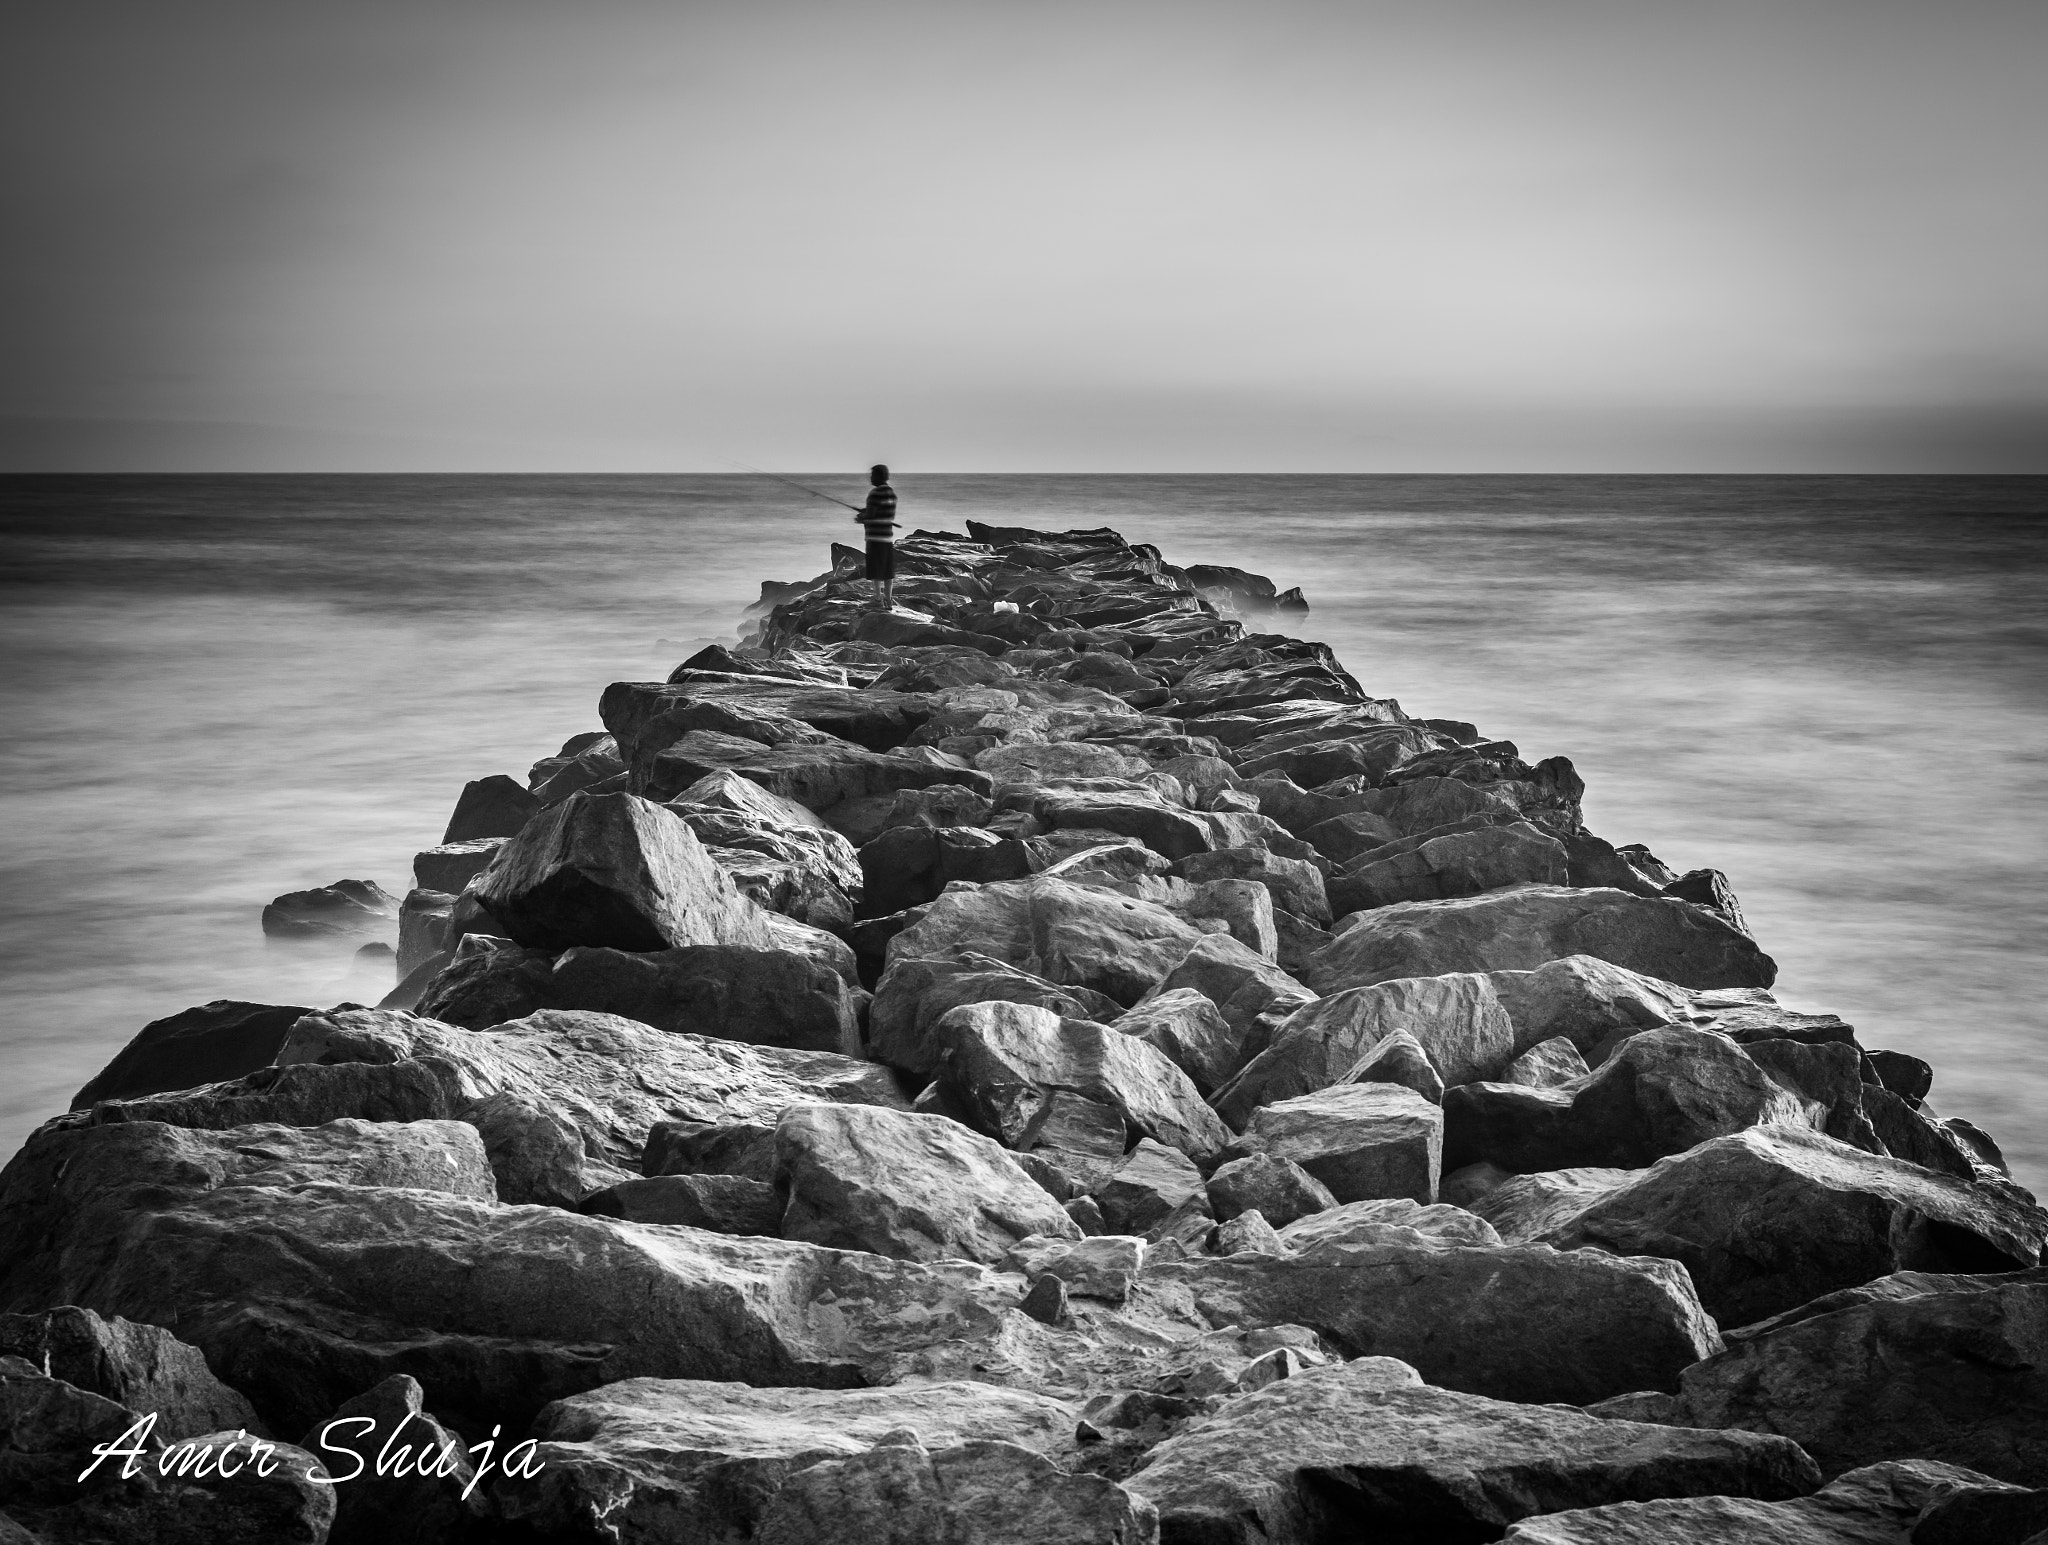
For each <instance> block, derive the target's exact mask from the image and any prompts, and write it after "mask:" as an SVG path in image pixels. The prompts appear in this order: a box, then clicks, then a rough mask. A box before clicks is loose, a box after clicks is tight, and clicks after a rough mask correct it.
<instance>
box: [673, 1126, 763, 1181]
mask: <svg viewBox="0 0 2048 1545" xmlns="http://www.w3.org/2000/svg"><path fill="white" fill-rule="evenodd" d="M640 1163H641V1173H642V1174H644V1175H647V1176H649V1177H652V1176H655V1175H741V1176H745V1177H746V1178H747V1179H749V1180H758V1181H763V1182H773V1181H774V1179H775V1123H774V1122H769V1121H715V1122H714V1121H657V1122H655V1124H654V1125H653V1126H651V1127H649V1128H648V1129H647V1143H646V1146H645V1147H644V1148H643V1149H642V1151H641V1160H640Z"/></svg>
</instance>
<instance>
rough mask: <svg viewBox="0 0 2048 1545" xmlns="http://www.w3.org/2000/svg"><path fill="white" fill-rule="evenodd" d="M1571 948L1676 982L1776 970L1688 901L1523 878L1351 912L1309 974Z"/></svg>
mask: <svg viewBox="0 0 2048 1545" xmlns="http://www.w3.org/2000/svg"><path fill="white" fill-rule="evenodd" d="M1567 955H1597V956H1599V957H1600V958H1601V959H1602V960H1607V961H1611V962H1613V963H1614V964H1615V965H1618V966H1625V967H1627V968H1628V969H1629V970H1631V971H1638V972H1642V973H1645V974H1647V975H1650V976H1654V977H1657V978H1659V979H1660V980H1663V981H1666V982H1674V983H1676V984H1678V985H1679V986H1681V987H1694V988H1703V987H1768V986H1770V985H1771V983H1772V982H1773V981H1774V980H1775V979H1776V977H1777V974H1778V968H1777V965H1776V964H1775V963H1774V962H1773V961H1772V960H1771V957H1770V956H1768V955H1766V954H1764V953H1763V951H1761V950H1759V949H1758V948H1757V947H1756V944H1755V941H1753V940H1752V939H1751V938H1750V937H1749V936H1748V935H1747V934H1745V933H1742V932H1740V931H1739V930H1737V929H1735V928H1733V927H1731V926H1730V925H1729V924H1727V923H1725V922H1723V921H1722V920H1721V919H1720V918H1718V917H1715V916H1713V915H1712V914H1710V913H1707V912H1703V911H1701V910H1700V909H1699V908H1698V907H1694V906H1691V905H1689V904H1688V903H1686V902H1683V901H1677V900H1673V899H1670V898H1659V899H1651V898H1649V897H1646V896H1632V895H1630V894H1629V893H1628V892H1626V891H1618V890H1613V891H1610V890H1589V891H1580V890H1570V889H1567V888H1565V887H1563V886H1556V885H1524V886H1517V887H1515V888H1514V889H1511V890H1504V891H1493V892H1489V893H1487V894H1485V895H1480V896H1471V897H1466V898H1463V899H1460V900H1456V901H1411V902H1402V903H1399V904H1397V905H1394V906H1388V907H1381V908H1379V909H1377V910H1376V911H1372V912H1360V913H1355V914H1353V916H1352V917H1350V918H1349V919H1347V920H1346V921H1345V923H1344V924H1343V926H1341V927H1340V928H1339V929H1338V930H1337V937H1336V939H1335V941H1334V942H1333V943H1331V945H1330V947H1329V948H1328V949H1325V950H1322V951H1320V952H1318V953H1317V954H1316V955H1315V957H1314V958H1313V959H1312V960H1311V961H1310V963H1309V972H1308V983H1309V985H1310V986H1311V987H1314V988H1315V989H1316V990H1317V991H1319V992H1324V993H1331V992H1336V991H1338V990H1340V989H1342V988H1345V987H1365V986H1370V985H1371V984H1372V983H1374V982H1384V981H1390V980H1392V979H1393V978H1395V977H1404V976H1441V975H1444V974H1446V973H1448V972H1453V971H1528V970H1533V969H1535V968H1536V967H1538V966H1541V965H1544V964H1546V963H1547V962H1549V961H1553V960H1560V959H1562V958H1564V957H1565V956H1567Z"/></svg>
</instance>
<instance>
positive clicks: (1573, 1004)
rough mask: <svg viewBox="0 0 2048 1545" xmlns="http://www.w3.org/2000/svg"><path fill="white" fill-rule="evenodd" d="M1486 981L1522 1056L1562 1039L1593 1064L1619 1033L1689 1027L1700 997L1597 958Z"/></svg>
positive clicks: (1499, 974)
mask: <svg viewBox="0 0 2048 1545" xmlns="http://www.w3.org/2000/svg"><path fill="white" fill-rule="evenodd" d="M1487 980H1488V981H1490V982H1492V983H1493V991H1494V995H1495V996H1496V997H1497V998H1499V999H1500V1006H1501V1007H1502V1008H1503V1009H1504V1010H1506V1011H1507V1016H1508V1019H1509V1020H1510V1021H1511V1022H1512V1023H1513V1025H1514V1027H1515V1051H1516V1054H1517V1055H1520V1054H1521V1053H1522V1052H1525V1051H1527V1050H1528V1049H1529V1048H1530V1047H1532V1046H1536V1045H1539V1044H1541V1043H1542V1042H1544V1041H1549V1040H1555V1039H1556V1038H1557V1037H1559V1036H1563V1037H1564V1038H1565V1039H1566V1040H1568V1041H1570V1042H1571V1043H1572V1044H1573V1045H1574V1046H1576V1047H1578V1049H1579V1053H1580V1055H1582V1056H1584V1057H1585V1058H1586V1059H1587V1061H1588V1062H1591V1061H1592V1060H1593V1058H1594V1056H1595V1054H1596V1053H1598V1052H1599V1050H1600V1049H1601V1048H1602V1047H1603V1046H1605V1045H1606V1044H1607V1043H1608V1042H1609V1041H1610V1040H1611V1039H1612V1038H1613V1037H1615V1036H1616V1035H1618V1034H1623V1033H1628V1034H1632V1033H1634V1032H1635V1031H1637V1030H1654V1029H1656V1028H1657V1027H1658V1026H1660V1025H1671V1024H1681V1023H1687V1022H1689V1021H1690V1020H1691V1019H1692V1018H1693V1015H1694V1009H1693V1000H1694V997H1695V994H1693V993H1691V992H1688V991H1687V990H1686V989H1685V988H1683V987H1677V986H1673V985H1672V984H1671V983H1670V982H1662V981H1659V980H1657V979H1656V978H1655V977H1651V976H1644V975H1642V974H1640V973H1639V972H1635V971H1630V970H1627V969H1625V968H1624V967H1621V966H1617V965H1615V964H1613V963H1612V962H1610V961H1606V960H1602V959H1600V958H1599V957H1598V956H1597V955H1567V956H1565V957H1564V958H1563V959H1561V960H1552V961H1547V962H1545V963H1544V964H1543V965H1540V966H1538V967H1536V969H1535V970H1533V971H1493V972H1489V973H1488V976H1487Z"/></svg>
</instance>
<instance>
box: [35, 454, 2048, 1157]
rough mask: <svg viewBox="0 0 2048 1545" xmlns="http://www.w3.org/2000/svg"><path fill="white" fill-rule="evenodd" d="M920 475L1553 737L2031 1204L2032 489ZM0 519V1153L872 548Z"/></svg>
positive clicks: (59, 487)
mask: <svg viewBox="0 0 2048 1545" xmlns="http://www.w3.org/2000/svg"><path fill="white" fill-rule="evenodd" d="M799 475H801V474H799ZM807 480H808V481H813V482H816V483H817V484H818V485H819V486H821V487H824V488H827V489H829V490H831V491H833V492H836V493H838V494H840V495H841V496H843V497H855V496H857V494H858V492H859V489H860V486H861V483H862V479H861V478H860V477H859V476H858V475H857V474H848V475H846V476H841V477H837V478H834V477H831V476H830V475H827V474H812V475H810V477H809V478H808V479H807ZM898 484H899V487H900V489H901V491H902V494H903V499H904V512H905V517H906V522H907V524H908V525H909V526H911V527H915V526H918V525H923V526H927V527H944V528H950V529H955V530H957V529H960V528H961V525H962V522H963V521H964V520H965V519H967V518H970V517H971V518H979V519H987V520H992V521H1000V522H1008V523H1019V524H1033V525H1045V526H1050V527H1065V526H1069V525H1091V526H1092V525H1103V524H1107V525H1112V526H1115V527H1116V528H1117V529H1119V530H1121V531H1122V532H1123V533H1124V534H1125V535H1126V536H1128V537H1129V538H1130V539H1131V540H1133V541H1148V542H1154V543H1157V544H1158V545H1159V546H1160V547H1161V548H1163V549H1164V551H1165V552H1166V554H1167V556H1168V557H1169V559H1171V560H1173V561H1176V562H1181V563H1192V562H1198V561H1203V562H1222V563H1236V564H1241V565H1243V566H1245V567H1248V568H1251V569H1254V570H1257V571H1259V572H1262V573H1266V574H1269V575H1271V576H1272V577H1273V579H1274V580H1275V581H1276V582H1277V583H1278V584H1280V585H1282V586H1287V585H1293V584H1299V585H1302V586H1303V587H1304V588H1305V589H1306V590H1307V592H1308V595H1309V598H1310V601H1311V602H1312V604H1313V607H1314V609H1313V610H1312V611H1311V612H1310V614H1309V615H1308V617H1307V618H1306V619H1305V620H1298V621H1297V620H1290V621H1289V622H1288V623H1287V624H1286V626H1287V628H1288V630H1289V631H1298V632H1300V633H1302V634H1304V635H1305V636H1307V637H1310V638H1315V639H1321V640H1324V641H1326V642H1328V643H1329V644H1331V645H1332V646H1333V647H1334V648H1335V649H1336V651H1337V653H1338V655H1339V656H1340V658H1341V659H1342V660H1343V662H1344V663H1345V665H1346V666H1347V667H1349V668H1350V670H1351V671H1352V673H1353V674H1354V675H1356V676H1357V677H1358V678H1359V680H1360V681H1361V682H1362V683H1363V684H1364V685H1365V686H1366V688H1367V689H1368V690H1369V691H1372V692H1374V693H1377V694H1382V695H1386V696H1392V697H1396V698H1398V699H1399V700H1400V701H1401V703H1402V705H1403V706H1404V707H1405V708H1406V709H1408V711H1409V712H1411V713H1415V714H1418V715H1428V716H1436V717H1451V718H1462V719H1470V720H1473V721H1475V722H1477V723H1478V724H1479V726H1480V728H1481V729H1483V730H1484V731H1486V732H1487V733H1489V734H1492V735H1497V736H1501V737H1504V738H1507V739H1511V740H1513V741H1515V742H1516V743H1517V744H1518V745H1519V746H1520V747H1521V749H1522V752H1523V754H1524V755H1525V756H1527V757H1528V758H1529V759H1531V760H1535V759H1537V758H1540V757H1544V756H1550V755H1556V754H1564V755H1568V756H1570V757H1571V758H1572V759H1573V761H1574V762H1575V764H1576V765H1577V767H1578V769H1579V771H1580V773H1581V774H1582V775H1583V776H1584V778H1585V779H1586V782H1587V785H1588V789H1587V794H1586V801H1585V805H1586V816H1587V821H1588V824H1589V825H1590V826H1591V827H1592V828H1593V829H1594V830H1595V831H1597V832H1599V833H1600V834H1601V835H1602V836H1605V837H1607V838H1609V839H1610V840H1612V841H1615V842H1643V843H1646V844H1648V845H1649V846H1650V847H1651V848H1652V849H1653V850H1654V851H1655V852H1656V853H1657V854H1658V855H1659V856H1660V857H1661V858H1663V859H1664V860H1665V861H1666V862H1667V863H1669V864H1671V865H1672V866H1673V867H1674V868H1677V869H1681V870H1682V869H1689V868H1695V867H1701V866H1713V867H1717V868H1720V869H1722V870H1724V871H1726V872H1727V874H1728V875H1729V876H1730V878H1731V880H1732V881H1733V883H1734V886H1735V888H1736V890H1737V892H1738V894H1739V895H1740V897H1741V900H1742V904H1743V906H1744V909H1745V910H1746V912H1747V914H1748V917H1749V920H1750V922H1751V925H1752V927H1753V928H1754V930H1755V932H1756V933H1757V936H1758V938H1759V940H1760V941H1761V942H1762V943H1763V945H1764V947H1765V948H1766V949H1768V950H1769V951H1770V952H1771V953H1772V954H1773V955H1774V956H1775V957H1776V958H1777V960H1778V962H1779V965H1780V968H1781V974H1780V985H1779V991H1780V996H1781V997H1783V998H1784V999H1785V1000H1786V1001H1788V1002H1790V1003H1792V1004H1794V1005H1795V1006H1797V1007H1800V1008H1805V1009H1813V1010H1820V1009H1826V1010H1832V1011H1834V1012H1837V1013H1840V1014H1842V1015H1843V1016H1844V1017H1845V1018H1847V1019H1849V1020H1850V1021H1851V1022H1852V1023H1854V1024H1855V1025H1856V1026H1857V1027H1858V1029H1859V1032H1860V1034H1861V1036H1862V1039H1863V1040H1864V1042H1865V1044H1866V1045H1874V1046H1887V1047H1892V1048H1894V1049H1897V1050H1901V1051H1907V1052H1911V1053H1913V1054H1915V1055H1918V1056H1921V1057H1924V1058H1926V1059H1927V1060H1928V1061H1930V1062H1931V1063H1933V1064H1934V1067H1935V1070H1936V1077H1935V1085H1934V1093H1933V1103H1934V1105H1935V1106H1936V1107H1937V1108H1938V1109H1939V1110H1940V1111H1941V1112H1942V1113H1943V1114H1954V1115H1962V1116H1967V1117H1968V1118H1969V1119H1971V1120H1973V1121H1975V1122H1977V1123H1978V1124H1980V1125H1981V1126H1983V1127H1985V1128H1986V1129H1987V1130H1988V1131H1990V1132H1991V1133H1992V1135H1993V1136H1994V1137H1995V1138H1997V1139H1998V1141H1999V1142H2000V1143H2001V1144H2002V1145H2003V1146H2004V1148H2005V1151H2006V1153H2007V1155H2008V1157H2009V1158H2010V1159H2012V1161H2013V1163H2014V1169H2015V1173H2016V1174H2017V1175H2018V1176H2019V1178H2020V1179H2021V1180H2022V1182H2023V1183H2025V1184H2028V1185H2030V1186H2031V1187H2033V1188H2035V1189H2037V1190H2039V1189H2041V1188H2043V1187H2044V1186H2048V1126H2044V1124H2043V1123H2042V1122H2041V1121H2040V1119H2039V1112H2040V1111H2041V1109H2042V1108H2043V1105H2044V1102H2048V1024H2044V1019H2048V1010H2044V1008H2043V1004H2044V1003H2048V966H2044V963H2043V944H2044V941H2048V927H2044V924H2048V887H2044V885H2043V883H2042V875H2043V873H2044V870H2048V719H2044V716H2043V712H2042V710H2043V707H2044V697H2048V591H2044V588H2043V585H2042V577H2043V573H2044V561H2048V519H2044V511H2048V480H2042V479H2025V478H1961V477H1958V478H1944V479H1913V478H1833V479H1797V478H1700V479H1688V478H1672V477H1646V478H1598V477H1588V478H1572V477H1546V478H1510V477H1500V478H1479V477H1465V478H1457V477H1192V476H1190V477H1142V476H1130V477H1078V476H1077V477H1056V476H1014V477H966V476H959V477H951V476H949V477H917V476H914V475H912V476H903V477H901V478H899V479H898ZM0 521H4V524H0V585H4V587H5V601H6V604H5V607H4V610H0V646H4V649H5V652H6V670H5V671H4V673H0V708H4V711H5V714H6V723H7V725H8V728H9V734H8V737H7V740H6V743H5V745H4V747H0V814H4V819H5V824H6V829H7V832H8V841H7V844H6V849H5V855H4V876H0V972H4V979H5V988H4V1003H0V1054H4V1064H0V1065H4V1067H5V1068H6V1072H7V1077H6V1079H5V1081H4V1083H0V1151H5V1152H10V1153H11V1152H12V1150H13V1149H14V1147H15V1146H17V1145H18V1144H19V1142H20V1141H21V1139H22V1138H23V1137H24V1136H25V1135H26V1133H27V1132H28V1131H29V1130H30V1128H31V1127H32V1126H33V1125H34V1124H35V1123H36V1122H37V1121H39V1120H41V1119H43V1118H45V1117H48V1116H50V1115H54V1114H56V1113H57V1112H59V1111H61V1110H63V1109H64V1108H65V1107H66V1105H67V1104H68V1103H69V1100H70V1097H71V1095H72V1094H73V1092H75V1091H76V1090H77V1088H78V1087H79V1086H80V1085H81V1084H83V1083H84V1082H85V1081H86V1079H88V1078H89V1077H90V1076H91V1075H92V1074H93V1073H94V1072H96V1071H97V1070H98V1069H99V1068H100V1067H101V1066H102V1065H103V1064H104V1063H105V1062H106V1060H107V1059H108V1058H109V1057H110V1056H111V1055H112V1054H113V1053H114V1052H115V1051H117V1050H118V1049H119V1048H120V1047H121V1046H122V1045H123V1044H125V1043H126V1041H127V1040H128V1039H129V1038H130V1037H131V1036H132V1035H133V1034H134V1033H135V1032H136V1031H137V1030H138V1029H140V1028H141V1026H142V1025H143V1024H144V1023H145V1022H147V1021H149V1020H151V1019H155V1018H159V1017H161V1016H163V1015H166V1014H170V1013H173V1012H176V1011H177V1010H179V1009H182V1008H185V1007H187V1006H189V1005H192V1004H196V1003H203V1002H206V1001H207V1000H209V999H213V998H250V999H256V1000H264V1001H273V1002H303V1003H309V1004H324V1003H328V1002H332V1001H335V1000H337V999H338V998H341V997H344V996H347V997H362V996H364V995H365V994H366V993H368V992H373V991H376V990H378V989H379V988H380V986H381V985H382V984H381V983H379V982H377V981H368V982H366V981H364V980H362V979H360V978H357V979H354V980H351V979H350V955H351V946H339V945H337V946H332V947H325V946H323V947H304V948H282V947H277V946H268V945H266V944H265V942H264V940H263V937H262V934H261V931H260V929H259V926H258V913H259V912H260V910H261V908H262V906H263V904H264V902H266V901H268V900H269V899H270V898H271V897H273V896H275V895H277V894H279V893H281V892H284V891H288V890H296V889H301V888H304V887H308V886H314V885H322V884H326V883H329V882H331V881H333V880H336V879H340V878H343V877H350V878H364V879H374V880H376V881H377V882H378V883H380V884H382V885H383V886H384V887H385V888H386V889H388V890H390V891H392V892H393V893H394V894H400V893H402V892H403V891H404V890H405V889H406V888H407V887H408V885H409V883H410V878H409V867H410V860H411V855H412V854H413V853H414V852H415V851H417V850H418V849H421V848H424V847H429V846H432V845H433V844H434V843H435V842H437V841H438V840H439V838H440V835H441V832H442V829H443V827H444V825H445V823H446V821H447V817H448V812H449V810H450V808H451V807H452V805H453V802H454V799H455V796H456V794H457V792H458V791H459V790H460V788H461V786H462V784H463V783H464V781H466V780H467V779H470V778H475V777H480V776H483V775H485V774H488V773H496V772H503V773H510V774H512V775H514V776H515V777H520V778H522V779H523V777H524V774H525V771H526V768H527V767H528V765H529V764H531V763H532V762H533V761H535V760H536V759H538V758H540V757H542V756H545V755H548V754H551V753H552V752H554V751H555V749H556V748H557V747H558V746H559V745H560V743H561V742H562V741H563V740H564V739H566V738H567V737H568V736H570V735H572V734H576V733H578V732H580V731H584V730H590V729H596V728H598V727H599V724H598V719H597V712H596V704H597V697H598V694H599V693H600V691H601V690H602V689H603V687H604V686H605V684H606V683H607V682H610V681H613V680H620V679H653V678H659V677H661V676H663V675H665V674H666V673H667V671H668V670H669V669H670V668H671V667H672V666H673V665H675V663H676V662H677V661H678V660H680V659H682V658H683V657H684V656H685V655H686V654H688V653H690V652H691V651H693V650H694V649H696V648H697V647H699V646H700V645H701V644H703V643H705V642H710V641H714V640H716V641H730V640H731V639H732V638H733V637H734V633H735V627H736V625H737V623H738V620H739V615H740V612H741V610H742V608H743V607H744V606H745V605H746V604H747V603H748V602H750V601H752V600H753V599H755V597H756V596H757V595H758V593H759V586H760V582H761V581H762V580H764V579H794V578H801V577H807V576H809V575H812V574H815V573H816V572H818V571H819V570H820V569H822V568H824V567H825V566H826V563H827V544H828V543H830V542H831V541H834V540H839V541H847V540H849V539H851V538H852V537H853V536H854V535H855V534H856V531H857V528H856V527H855V526H854V525H853V523H852V522H851V520H850V519H849V518H848V517H847V516H846V515H845V513H844V512H843V511H839V510H836V509H835V508H834V507H833V506H831V505H828V504H825V503H823V502H821V501H814V500H807V499H805V498H803V497H802V496H801V495H798V494H794V493H791V492H790V491H788V490H787V489H784V488H781V487H778V486H777V485H775V484H772V483H768V482H766V481H764V480H761V479H753V478H740V477H735V478H720V477H590V478H578V477H514V478H482V477H426V476H404V477H332V478H311V477H282V476H281V477H261V478H164V477H135V478H74V479H37V478H17V479H8V480H0Z"/></svg>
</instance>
